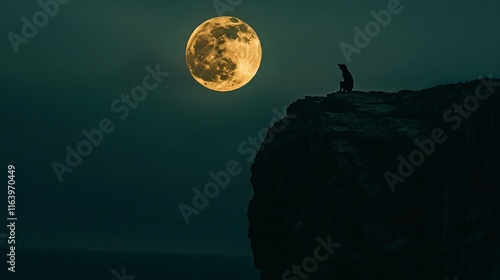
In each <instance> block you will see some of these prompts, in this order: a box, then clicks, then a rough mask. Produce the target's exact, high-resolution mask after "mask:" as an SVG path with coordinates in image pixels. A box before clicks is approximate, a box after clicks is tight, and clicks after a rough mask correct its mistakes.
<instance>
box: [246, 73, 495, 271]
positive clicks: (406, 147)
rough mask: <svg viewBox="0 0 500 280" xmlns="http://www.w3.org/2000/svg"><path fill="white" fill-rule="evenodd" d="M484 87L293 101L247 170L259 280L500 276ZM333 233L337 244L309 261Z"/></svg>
mask: <svg viewBox="0 0 500 280" xmlns="http://www.w3.org/2000/svg"><path fill="white" fill-rule="evenodd" d="M485 83H486V84H488V82H487V80H486V82H485ZM482 84H483V83H482V82H481V81H474V82H469V83H462V84H456V85H446V86H440V87H436V88H432V89H427V90H422V91H401V92H398V93H384V92H352V93H337V94H329V95H328V96H326V97H306V98H305V99H301V100H298V101H296V102H294V103H293V104H291V105H290V106H289V108H288V110H287V112H288V118H287V119H284V120H281V121H279V122H278V123H276V124H275V126H274V127H273V128H274V130H275V131H278V129H277V128H278V127H279V128H280V130H281V129H283V128H284V130H283V131H281V132H273V131H272V130H271V129H270V130H269V132H268V137H270V138H269V140H271V137H272V141H271V142H270V143H269V144H266V145H265V148H264V149H261V151H259V153H258V154H257V156H256V158H255V161H254V163H253V165H252V178H251V182H252V185H253V190H254V197H253V199H252V200H251V201H250V204H249V208H248V218H249V223H250V224H249V238H250V240H251V245H252V250H253V252H254V263H255V266H256V267H257V268H258V269H260V270H261V272H262V279H263V280H271V279H272V280H277V279H291V280H298V279H311V280H314V279H349V280H352V279H398V280H402V279H427V280H428V279H443V280H444V279H450V280H451V279H455V278H456V279H458V280H461V279H488V280H489V279H491V280H498V279H500V201H499V199H500V196H499V194H500V96H499V95H500V83H499V81H498V80H497V81H496V84H491V83H490V86H489V89H490V90H488V89H487V88H486V87H484V86H483V87H482V88H481V89H480V90H479V92H478V93H477V94H476V89H477V87H478V86H479V85H482ZM476 95H477V97H476ZM478 97H481V99H484V100H480V99H478ZM475 101H478V102H477V104H476V102H475ZM464 102H465V103H466V107H465V108H467V109H464V111H463V112H462V116H460V112H458V109H457V112H454V111H453V110H455V109H456V108H458V107H454V104H458V105H463V104H464ZM476 105H477V106H476ZM476 107H477V108H476ZM449 110H452V111H451V112H450V111H449ZM468 110H469V111H470V112H469V111H468ZM444 116H446V117H444ZM458 116H460V117H458ZM459 120H461V123H459ZM440 131H442V133H441V135H439V133H438V132H440ZM433 134H434V136H435V139H439V140H440V141H442V140H443V139H444V138H446V140H445V141H444V142H443V143H435V142H434V141H433V143H435V151H434V152H432V144H430V142H429V141H430V140H429V141H427V140H425V139H432V136H433ZM417 139H418V140H420V141H424V143H426V146H425V145H424V147H427V151H422V149H420V148H419V147H418V145H417V144H416V142H415V141H416V140H417ZM414 151H420V152H414ZM412 152H413V154H412ZM424 152H427V153H428V154H429V155H425V153H424ZM410 154H412V155H413V159H410ZM419 155H420V156H422V155H424V156H423V160H422V158H419ZM401 161H408V162H409V163H407V164H412V162H413V163H416V164H415V165H418V166H414V171H413V173H412V172H411V167H409V166H406V167H404V168H402V171H403V173H400V172H399V171H398V167H399V165H401ZM419 161H423V163H422V162H419ZM412 166H413V164H412ZM387 172H391V174H392V175H391V176H393V177H391V178H392V179H391V180H390V181H391V182H392V183H388V180H387V178H386V177H387V176H388V174H389V173H387ZM410 173H411V175H409V174H410ZM403 175H404V176H403ZM394 176H400V179H399V181H397V180H396V179H394V178H396V177H394ZM402 180H404V182H402ZM390 185H392V186H390ZM328 237H330V238H331V241H332V242H335V243H338V244H340V246H339V247H338V248H336V249H335V250H334V251H333V253H331V254H329V257H328V258H327V259H326V260H323V261H318V260H315V261H313V260H312V259H311V258H309V259H307V258H308V257H312V258H314V256H315V248H317V246H318V245H319V244H320V243H319V241H318V240H317V239H318V238H322V239H323V240H327V238H328ZM320 252H321V253H320V254H321V256H322V257H323V256H324V254H326V253H327V252H326V250H324V249H323V250H322V251H320ZM304 260H306V261H305V262H304ZM315 262H316V263H317V267H315V266H314V263H315ZM292 265H297V266H298V267H299V268H298V270H297V268H296V270H295V272H294V271H293V269H292ZM304 265H305V266H306V267H305V268H304V267H303V266H304ZM287 270H290V272H288V273H286V272H287ZM297 271H299V272H297ZM307 271H312V272H307ZM284 274H285V276H284Z"/></svg>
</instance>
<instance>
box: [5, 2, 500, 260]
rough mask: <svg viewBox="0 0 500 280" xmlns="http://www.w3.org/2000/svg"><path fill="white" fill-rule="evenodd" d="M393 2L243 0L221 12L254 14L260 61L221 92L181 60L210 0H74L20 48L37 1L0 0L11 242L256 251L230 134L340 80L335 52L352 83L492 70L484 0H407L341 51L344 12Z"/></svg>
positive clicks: (394, 84) (210, 12)
mask: <svg viewBox="0 0 500 280" xmlns="http://www.w3.org/2000/svg"><path fill="white" fill-rule="evenodd" d="M61 2H62V1H61ZM236 2H238V1H235V0H234V1H232V3H236ZM389 2H391V1H385V0H384V1H378V0H377V1H373V0H372V1H351V0H349V1H348V0H342V1H341V0H336V1H312V2H311V1H309V2H308V1H274V2H270V1H263V0H244V1H242V2H241V4H238V5H235V7H234V8H233V10H232V11H230V12H226V13H225V15H233V16H236V17H238V18H240V19H242V20H243V21H245V22H246V23H248V24H249V25H251V26H252V28H253V29H255V31H256V32H257V34H258V36H259V38H260V41H261V44H262V47H263V59H262V63H261V66H260V69H259V72H258V73H257V75H256V76H255V77H254V79H253V80H252V81H251V82H250V83H249V84H247V85H246V86H245V87H243V88H241V89H239V90H237V91H234V92H227V93H217V92H213V91H210V90H208V89H205V88H204V87H202V86H201V85H199V84H198V83H197V82H196V81H195V80H194V79H193V78H192V77H191V75H190V73H189V71H188V69H187V67H186V62H185V47H186V43H187V40H188V38H189V36H190V35H191V33H192V32H193V30H194V29H195V28H196V27H197V26H198V25H199V24H201V23H202V22H203V21H205V20H207V19H209V18H212V17H216V16H218V13H217V10H216V9H215V8H214V5H213V3H212V1H210V0H205V1H198V0H193V1H159V0H149V1H130V0H128V1H119V2H116V1H106V0H104V1H103V0H100V1H95V0H91V1H76V0H72V1H70V2H69V3H67V4H65V5H62V4H61V5H60V7H59V8H60V10H59V11H58V13H57V14H56V15H54V17H51V18H50V19H49V21H48V23H47V24H46V25H45V26H43V27H41V28H39V30H38V33H37V34H36V36H34V37H33V38H31V39H29V42H28V43H27V44H21V45H19V46H18V53H17V54H16V53H15V51H14V49H13V47H12V45H11V43H10V41H9V37H8V34H9V33H10V32H13V33H15V34H18V35H20V34H21V33H22V32H21V28H22V26H23V21H21V18H22V17H27V18H28V19H30V20H31V19H32V18H33V14H34V13H35V12H37V11H39V10H40V9H41V8H40V6H39V5H38V4H37V2H36V1H22V2H19V1H4V3H2V9H1V11H0V33H1V34H3V39H2V40H1V41H0V49H1V52H0V63H1V68H0V74H1V75H0V78H1V83H0V94H1V97H2V100H3V102H1V103H0V112H1V114H2V117H1V118H0V122H1V131H2V135H1V136H2V137H1V138H0V143H1V145H0V152H1V154H0V155H1V165H0V169H3V170H5V171H2V172H5V173H6V172H7V165H8V164H13V165H15V166H16V170H17V171H16V181H17V183H16V187H17V200H16V202H17V203H16V204H17V212H18V213H17V216H18V219H19V221H18V228H17V245H18V246H33V247H46V248H75V249H81V248H85V249H98V250H124V251H158V252H170V253H190V254H226V255H251V250H250V246H249V240H248V237H247V228H248V220H247V217H246V212H247V206H248V202H249V200H250V199H251V197H252V189H251V185H250V182H249V180H250V175H251V174H250V165H251V152H247V153H241V152H239V151H238V150H239V149H238V147H239V146H240V145H246V144H242V143H243V142H248V141H249V137H258V134H259V131H261V129H265V128H267V127H268V126H269V123H270V122H271V121H273V120H276V116H278V117H280V118H281V112H283V108H284V107H285V106H287V105H289V104H290V103H291V102H293V101H294V100H296V99H299V98H303V97H304V96H307V95H326V94H328V93H330V92H334V91H337V90H338V83H339V81H340V80H341V79H342V76H341V73H340V71H339V69H338V67H337V63H346V64H347V65H348V67H349V69H350V71H351V73H352V74H353V76H354V79H355V88H354V90H360V91H372V90H382V91H391V92H393V91H399V90H404V89H422V88H425V87H428V86H429V85H430V84H433V83H438V82H440V81H443V80H445V81H458V80H460V79H462V78H464V77H465V78H470V79H472V78H475V77H476V76H477V75H478V74H484V75H487V74H489V73H495V75H496V76H498V73H499V72H498V71H499V68H498V66H499V65H500V56H499V55H498V48H499V42H500V40H499V39H500V38H499V33H498V26H500V17H499V16H498V11H499V10H500V2H498V1H494V0H490V1H486V0H482V1H451V0H446V1H434V2H429V1H426V2H424V1H418V0H413V1H409V0H407V1H401V3H400V5H399V9H400V13H398V14H393V15H392V18H391V22H390V23H389V24H388V25H387V27H382V28H381V30H380V32H379V34H378V35H377V36H374V37H373V38H371V41H370V43H369V44H368V45H367V46H366V47H365V48H362V49H360V52H359V53H356V54H353V55H352V56H351V57H350V62H349V61H348V60H347V59H346V57H345V56H344V54H343V52H342V50H341V48H340V44H341V43H342V42H345V43H347V44H350V45H353V46H355V43H354V37H355V35H356V32H355V31H354V28H355V27H360V28H361V29H364V28H365V25H366V24H367V23H369V22H370V21H372V20H374V18H373V16H372V15H371V14H370V12H371V11H372V10H373V11H375V12H378V11H380V10H382V9H387V6H388V3H389ZM157 65H159V66H158V67H159V68H160V69H161V71H163V72H168V73H169V75H168V77H165V78H164V79H163V81H162V82H161V83H159V85H158V87H157V88H156V89H154V90H152V91H150V92H149V93H148V95H147V97H146V98H145V99H144V100H143V101H142V102H140V103H139V104H138V106H137V108H134V109H130V112H129V115H128V116H127V117H125V118H124V119H123V120H122V119H121V118H120V116H123V115H122V114H118V113H115V112H113V111H112V109H111V108H110V107H111V104H112V103H113V102H114V101H115V100H116V99H119V98H120V96H121V95H122V94H129V93H130V91H131V89H132V88H134V87H135V86H137V85H140V84H142V79H143V77H144V76H145V75H146V74H148V71H147V70H146V67H148V66H149V67H151V68H153V69H154V68H156V67H157ZM277 112H278V113H277ZM105 118H109V120H111V121H112V125H113V126H114V130H113V131H112V132H111V133H109V134H105V135H104V136H103V141H102V143H101V144H100V145H99V146H97V147H94V148H93V151H92V152H91V153H90V155H88V156H86V157H83V159H82V162H81V163H80V164H79V165H78V166H77V167H75V168H74V169H73V171H72V172H71V173H65V174H64V175H63V176H62V179H63V180H62V182H60V181H59V180H58V178H57V176H56V174H55V172H54V170H53V167H52V164H53V162H55V161H57V162H59V163H65V157H66V154H67V151H66V146H68V145H69V146H70V147H73V148H75V147H76V146H77V144H78V143H79V142H80V141H81V140H85V136H84V135H83V134H82V130H84V129H86V130H92V129H95V128H98V127H99V123H100V122H101V120H103V119H105ZM250 147H251V146H250V145H248V146H245V148H250ZM250 150H251V149H250ZM247 151H248V150H247ZM231 161H235V162H237V163H238V165H239V167H241V173H239V174H238V175H236V176H232V177H231V181H230V183H229V185H228V186H227V187H226V188H224V189H221V191H220V194H219V195H218V196H217V197H216V198H214V199H211V200H210V204H209V205H208V206H207V207H206V208H205V209H203V210H202V211H201V212H200V213H199V215H193V216H191V217H190V221H191V222H190V224H189V225H186V223H185V221H184V219H183V217H182V216H181V214H180V211H179V209H178V205H179V204H180V203H186V204H189V205H192V198H193V191H192V189H193V188H198V189H202V188H203V186H204V185H205V184H207V183H209V182H212V181H213V179H212V178H211V177H210V175H209V173H210V172H212V171H213V172H219V171H221V170H225V169H226V165H227V163H228V162H231ZM6 181H7V179H5V182H6ZM5 196H6V193H5V191H3V193H2V194H1V196H0V197H1V203H0V206H1V207H2V210H1V211H0V213H1V215H0V218H1V219H2V221H5V217H6V211H5V210H4V209H5V208H6V203H5V200H6V199H5ZM2 224H3V222H2ZM4 232H6V230H0V233H4ZM2 245H5V242H2Z"/></svg>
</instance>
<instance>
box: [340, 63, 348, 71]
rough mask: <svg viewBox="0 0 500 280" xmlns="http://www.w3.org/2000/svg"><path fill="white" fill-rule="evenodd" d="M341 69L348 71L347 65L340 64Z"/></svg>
mask: <svg viewBox="0 0 500 280" xmlns="http://www.w3.org/2000/svg"><path fill="white" fill-rule="evenodd" d="M339 69H340V70H342V71H347V65H345V64H339Z"/></svg>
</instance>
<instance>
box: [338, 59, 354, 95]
mask: <svg viewBox="0 0 500 280" xmlns="http://www.w3.org/2000/svg"><path fill="white" fill-rule="evenodd" d="M339 69H340V70H342V77H344V81H342V82H340V89H339V91H337V92H350V91H352V88H353V87H354V79H353V78H352V75H351V72H349V70H347V66H346V65H345V64H339Z"/></svg>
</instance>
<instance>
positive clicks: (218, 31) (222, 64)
mask: <svg viewBox="0 0 500 280" xmlns="http://www.w3.org/2000/svg"><path fill="white" fill-rule="evenodd" d="M261 59H262V47H261V45H260V41H259V38H258V37H257V34H256V33H255V31H254V30H253V29H252V28H251V27H250V26H249V25H248V24H246V23H245V22H243V21H242V20H240V19H238V18H235V17H225V16H224V17H216V18H212V19H209V20H207V21H205V22H204V23H202V24H201V25H200V26H198V27H197V28H196V29H195V30H194V32H193V34H191V37H190V38H189V41H188V43H187V47H186V63H187V66H188V68H189V71H190V72H191V75H193V78H194V79H195V80H196V81H197V82H198V83H200V84H201V85H203V86H205V87H207V88H209V89H211V90H215V91H231V90H235V89H238V88H241V87H242V86H244V85H246V84H247V83H248V82H250V80H252V78H253V77H254V76H255V74H256V73H257V70H258V69H259V66H260V61H261Z"/></svg>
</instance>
